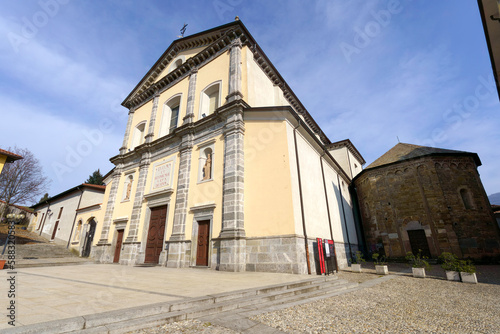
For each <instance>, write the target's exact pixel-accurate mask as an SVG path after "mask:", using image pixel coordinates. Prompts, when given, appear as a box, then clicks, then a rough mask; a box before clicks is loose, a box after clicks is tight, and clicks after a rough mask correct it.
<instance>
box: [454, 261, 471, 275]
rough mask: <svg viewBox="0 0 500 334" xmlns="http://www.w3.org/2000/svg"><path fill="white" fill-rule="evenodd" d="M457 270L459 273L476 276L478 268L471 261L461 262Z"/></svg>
mask: <svg viewBox="0 0 500 334" xmlns="http://www.w3.org/2000/svg"><path fill="white" fill-rule="evenodd" d="M457 269H458V270H457V271H461V272H464V273H468V274H474V273H475V272H476V266H474V263H472V261H471V260H460V261H459V264H458V268H457Z"/></svg>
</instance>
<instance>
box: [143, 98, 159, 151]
mask: <svg viewBox="0 0 500 334" xmlns="http://www.w3.org/2000/svg"><path fill="white" fill-rule="evenodd" d="M159 99H160V93H158V92H156V93H155V95H154V97H153V108H151V117H150V118H149V129H148V134H147V135H146V143H150V142H152V141H153V137H154V131H155V121H156V113H157V111H158V100H159Z"/></svg>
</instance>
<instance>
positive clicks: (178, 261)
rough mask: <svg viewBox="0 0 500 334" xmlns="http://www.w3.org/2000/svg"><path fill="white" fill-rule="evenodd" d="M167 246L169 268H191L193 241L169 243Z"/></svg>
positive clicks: (167, 264)
mask: <svg viewBox="0 0 500 334" xmlns="http://www.w3.org/2000/svg"><path fill="white" fill-rule="evenodd" d="M167 245H168V248H167V251H166V256H165V258H166V266H167V268H186V267H189V266H190V260H189V259H190V257H191V241H189V240H180V241H169V242H168V243H167ZM160 261H161V259H160Z"/></svg>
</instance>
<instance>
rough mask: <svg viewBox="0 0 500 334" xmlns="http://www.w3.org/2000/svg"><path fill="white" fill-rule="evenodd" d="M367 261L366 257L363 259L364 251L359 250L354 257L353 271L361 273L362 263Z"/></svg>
mask: <svg viewBox="0 0 500 334" xmlns="http://www.w3.org/2000/svg"><path fill="white" fill-rule="evenodd" d="M363 262H365V259H363V253H361V252H360V251H357V252H356V254H354V257H353V259H352V264H351V271H352V272H353V273H360V272H361V263H363Z"/></svg>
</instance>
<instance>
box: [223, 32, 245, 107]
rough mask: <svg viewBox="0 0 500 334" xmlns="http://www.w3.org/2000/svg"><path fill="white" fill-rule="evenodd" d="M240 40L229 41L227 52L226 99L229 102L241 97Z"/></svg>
mask: <svg viewBox="0 0 500 334" xmlns="http://www.w3.org/2000/svg"><path fill="white" fill-rule="evenodd" d="M241 48H242V44H241V40H240V39H239V38H237V39H235V40H233V41H232V42H231V52H230V54H229V85H228V86H229V91H228V95H227V96H226V101H227V102H231V101H234V100H239V99H241V98H243V94H242V93H241Z"/></svg>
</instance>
